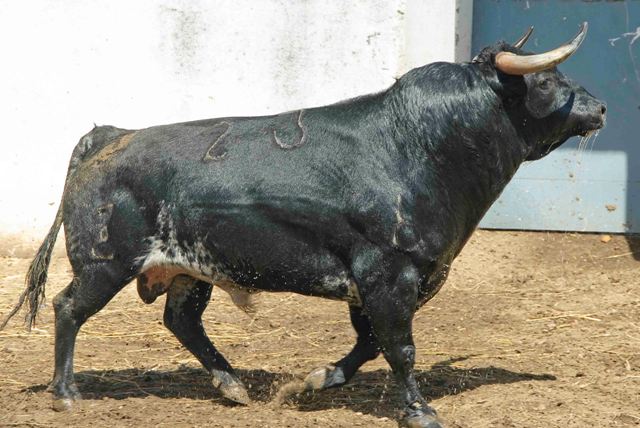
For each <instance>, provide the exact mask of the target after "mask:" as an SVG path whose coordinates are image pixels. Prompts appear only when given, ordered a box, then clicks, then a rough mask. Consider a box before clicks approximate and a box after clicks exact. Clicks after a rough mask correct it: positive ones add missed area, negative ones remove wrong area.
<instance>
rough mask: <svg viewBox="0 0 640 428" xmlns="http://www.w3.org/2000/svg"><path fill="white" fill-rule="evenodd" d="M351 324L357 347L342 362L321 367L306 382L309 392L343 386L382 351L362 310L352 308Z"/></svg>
mask: <svg viewBox="0 0 640 428" xmlns="http://www.w3.org/2000/svg"><path fill="white" fill-rule="evenodd" d="M349 313H350V315H351V324H352V325H353V328H354V329H355V331H356V333H357V334H358V338H357V341H356V344H355V346H354V347H353V349H352V350H351V352H349V353H348V354H347V355H346V356H345V357H344V358H342V359H341V360H340V361H338V362H336V363H334V364H329V365H328V366H326V367H320V368H318V369H316V370H314V371H312V372H311V373H309V375H308V376H307V377H306V378H305V380H304V388H305V390H307V391H310V390H318V389H326V388H333V387H338V386H342V385H344V384H345V383H347V382H349V380H350V379H351V378H352V377H353V375H355V374H356V372H357V371H358V369H359V368H360V367H361V366H362V365H363V364H364V363H366V362H367V361H370V360H373V359H375V358H376V357H377V356H378V355H379V354H380V349H379V348H378V344H377V342H376V339H375V337H374V335H373V331H372V329H371V323H370V322H369V319H368V318H367V317H366V316H365V315H364V314H363V313H362V309H361V308H358V307H355V306H350V307H349Z"/></svg>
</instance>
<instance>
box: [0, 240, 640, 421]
mask: <svg viewBox="0 0 640 428" xmlns="http://www.w3.org/2000/svg"><path fill="white" fill-rule="evenodd" d="M601 238H602V237H601V236H597V235H575V234H551V233H523V232H519V233H516V232H488V231H479V232H477V233H476V234H475V235H474V237H473V238H472V240H471V241H470V243H469V244H468V245H467V247H466V248H465V250H464V251H463V253H462V254H461V256H460V257H459V258H458V259H457V261H456V263H455V264H454V267H453V271H452V274H451V276H450V278H449V281H448V283H447V284H446V285H445V287H444V288H443V290H442V291H441V292H440V293H439V294H438V295H437V296H436V297H435V298H434V299H433V300H432V301H431V302H430V303H428V304H427V305H426V306H425V307H424V308H423V309H422V310H421V311H419V312H418V314H417V316H416V318H415V322H414V334H415V342H416V346H417V348H418V356H417V365H416V366H417V367H416V368H417V375H418V379H419V381H420V384H421V388H422V391H423V393H424V395H425V396H427V397H428V398H429V399H430V400H431V402H432V405H433V406H434V407H435V408H436V409H437V410H438V412H439V414H440V415H441V417H442V418H443V419H444V420H445V421H446V423H447V425H448V426H451V427H540V426H545V427H558V426H562V427H586V426H594V427H608V426H636V425H640V285H639V283H638V282H639V280H638V272H640V269H639V268H640V266H639V265H638V261H636V260H635V259H634V255H633V254H632V253H633V252H634V251H638V248H640V245H638V242H637V241H635V242H633V241H632V242H629V241H627V240H626V239H625V238H623V237H613V238H612V239H611V240H610V241H608V242H606V243H605V242H603V240H602V239H601ZM605 240H606V239H605ZM636 256H637V254H636ZM28 262H29V261H28V260H25V259H18V258H4V259H1V261H0V313H3V314H4V313H6V312H7V310H8V309H9V308H10V307H11V306H12V305H13V303H14V302H15V300H16V298H17V296H18V295H19V292H20V291H21V290H22V287H23V283H22V278H23V275H24V272H25V270H26V268H27V265H28ZM69 279H70V269H69V266H68V264H67V262H66V259H62V258H61V259H56V260H54V262H53V264H52V268H51V271H50V281H49V284H48V289H47V294H48V296H49V301H50V298H51V296H54V295H55V294H56V293H57V291H58V290H60V289H61V288H63V287H64V286H65V285H66V283H67V282H68V281H69ZM259 299H260V300H259V302H260V306H259V310H260V312H259V315H258V317H257V318H256V319H254V320H252V319H250V318H249V317H248V316H246V315H245V314H243V313H242V312H240V311H239V310H238V309H236V308H235V307H233V306H232V304H231V303H230V301H229V299H228V298H227V296H226V295H224V293H223V292H222V291H221V290H216V291H215V292H214V296H213V299H212V302H211V304H210V306H209V308H208V309H207V311H206V312H205V325H206V327H207V330H208V332H209V335H210V337H211V338H212V339H213V340H214V342H215V343H216V344H217V345H218V347H219V349H220V350H221V351H222V352H223V353H224V354H225V355H226V356H227V358H228V359H229V360H230V361H231V362H232V364H234V365H235V367H236V368H237V369H238V371H239V374H240V376H241V378H242V379H243V380H244V381H245V382H246V384H247V385H248V386H249V387H250V391H249V393H250V395H251V398H252V399H253V400H255V401H254V404H252V405H250V406H248V407H240V406H234V405H232V404H230V403H228V402H226V401H225V400H224V399H222V398H221V397H220V396H219V394H218V393H217V392H216V391H215V390H213V388H212V387H211V386H210V384H209V380H208V377H207V374H206V373H205V372H204V370H202V369H201V368H200V366H199V365H198V363H197V362H196V361H195V359H194V358H193V357H192V356H191V355H190V354H189V353H188V352H187V351H185V350H184V349H183V348H182V347H181V346H180V345H179V344H178V342H177V341H176V340H175V339H174V337H173V336H172V335H171V334H170V333H169V332H168V331H167V330H166V329H165V328H164V327H163V326H162V321H161V320H162V311H163V304H162V303H161V302H160V301H161V300H163V299H159V300H158V302H156V303H155V304H153V305H149V306H147V305H144V304H143V303H142V302H141V301H140V299H139V298H138V297H137V294H136V291H135V287H134V286H133V285H130V286H128V287H127V288H126V289H125V290H124V291H122V292H121V293H120V294H119V295H118V296H117V297H116V298H115V299H114V300H113V301H112V302H111V303H110V304H109V305H108V306H107V307H106V308H105V309H104V310H103V311H101V312H100V313H99V314H97V315H96V316H94V317H93V318H91V319H90V320H89V321H88V322H87V324H85V326H84V327H83V329H82V331H81V333H80V335H79V339H78V345H77V349H76V354H75V355H76V360H75V365H76V379H77V382H78V385H79V387H80V390H81V392H82V394H83V396H84V398H85V399H84V400H83V401H81V402H79V403H78V404H77V406H76V407H75V408H74V409H73V410H72V411H71V412H67V413H56V412H53V411H51V410H50V404H51V397H50V394H49V393H48V392H46V387H47V384H48V382H49V381H50V378H51V376H52V371H53V312H52V309H51V306H50V305H49V304H48V305H47V307H46V308H44V309H43V311H42V316H41V319H40V323H39V324H38V326H37V329H36V330H34V331H32V332H31V333H26V332H25V331H24V329H23V328H22V326H21V325H20V320H17V319H16V320H14V321H12V323H11V324H10V325H9V326H8V327H7V328H6V329H5V330H4V331H2V332H0V406H1V409H2V410H0V415H1V416H0V425H2V426H34V427H45V426H62V425H65V426H89V425H93V426H107V425H108V426H111V427H114V426H154V425H155V426H172V427H175V426H194V425H200V426H216V427H217V426H220V427H222V426H224V427H246V426H268V427H301V426H339V427H343V426H344V427H346V426H376V427H393V426H396V422H395V418H396V416H397V407H396V406H397V404H398V396H397V395H398V390H397V389H396V387H395V385H394V382H393V379H392V377H391V376H390V372H389V369H388V366H387V364H386V362H385V361H384V359H382V358H379V359H378V360H376V361H374V362H371V363H369V364H367V365H365V366H364V367H363V369H362V371H361V372H360V373H359V374H358V375H356V377H355V378H354V379H353V381H352V382H351V383H350V384H349V385H348V386H345V387H343V388H341V389H336V390H330V391H323V392H321V393H316V394H306V395H302V396H299V397H294V398H293V399H291V400H290V401H288V402H287V403H286V404H284V405H282V406H278V405H274V404H273V403H271V402H270V401H271V400H272V398H273V397H274V395H275V394H276V392H277V389H278V387H279V386H281V385H282V384H284V383H286V382H288V381H290V380H292V379H294V378H295V377H301V376H304V375H305V374H306V373H307V372H309V371H310V370H312V369H313V368H315V367H318V366H321V365H324V364H325V363H327V362H330V361H333V360H337V359H339V358H340V357H341V356H342V355H343V354H344V353H346V352H347V351H348V350H349V349H350V347H351V345H352V344H353V341H354V334H353V332H352V329H351V326H350V323H349V319H348V314H347V308H346V306H345V304H342V303H338V302H331V301H325V300H320V299H313V298H308V297H301V296H296V295H291V294H263V295H261V296H260V298H259Z"/></svg>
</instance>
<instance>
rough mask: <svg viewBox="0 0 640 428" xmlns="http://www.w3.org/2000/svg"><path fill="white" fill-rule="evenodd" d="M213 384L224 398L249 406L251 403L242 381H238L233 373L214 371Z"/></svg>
mask: <svg viewBox="0 0 640 428" xmlns="http://www.w3.org/2000/svg"><path fill="white" fill-rule="evenodd" d="M211 376H212V379H211V383H212V384H213V386H215V387H216V388H218V390H219V391H220V393H221V394H222V396H223V397H224V398H226V399H228V400H231V401H233V402H234V403H238V404H244V405H247V404H249V403H251V399H250V398H249V394H247V390H246V389H245V387H244V385H243V384H242V382H240V379H238V378H237V377H236V376H235V375H234V374H233V373H229V372H225V371H221V370H212V371H211Z"/></svg>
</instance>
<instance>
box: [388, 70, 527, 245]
mask: <svg viewBox="0 0 640 428" xmlns="http://www.w3.org/2000/svg"><path fill="white" fill-rule="evenodd" d="M442 67H447V68H448V70H447V71H448V73H449V74H451V72H452V70H453V72H459V73H460V75H461V78H460V79H459V80H460V81H458V82H454V83H450V82H451V79H450V78H447V80H443V82H435V83H437V84H435V83H434V84H433V85H432V87H427V88H426V89H425V88H424V86H425V83H424V82H422V87H420V88H419V89H418V90H416V89H415V88H408V89H407V90H406V91H405V92H408V93H405V94H401V95H402V96H400V97H397V100H401V101H402V103H403V104H402V106H398V109H399V110H404V111H403V114H402V115H403V116H404V117H406V118H409V120H405V121H398V123H399V124H400V125H397V126H396V129H397V131H398V134H399V135H401V137H400V138H399V140H402V142H401V144H402V148H401V150H404V151H405V153H406V156H407V158H408V159H409V160H410V162H409V163H410V164H411V169H412V170H413V172H412V179H413V180H415V181H414V185H415V186H416V190H417V191H418V193H421V194H423V195H425V200H427V201H428V200H431V199H433V198H437V199H436V200H437V201H438V204H443V203H444V204H446V210H447V211H448V212H447V213H442V212H433V214H434V215H440V216H442V215H443V214H445V215H447V214H448V215H449V217H450V218H451V221H454V222H456V224H455V225H452V227H454V228H455V229H456V230H457V231H458V232H459V233H460V234H461V235H468V234H470V233H471V231H473V229H475V227H476V226H477V224H478V223H479V221H480V219H481V218H482V216H483V215H484V214H485V213H486V211H487V210H488V209H489V207H490V206H491V204H492V203H493V202H494V201H495V200H496V199H497V198H498V196H500V193H501V192H502V191H503V190H504V188H505V186H506V185H507V183H508V182H509V180H510V179H511V178H512V177H513V175H514V174H515V172H516V170H517V169H518V167H519V166H520V164H521V163H522V162H523V161H524V159H525V157H526V154H527V152H528V146H527V144H526V143H525V142H524V141H523V140H522V138H521V137H520V136H519V135H518V132H517V130H516V129H515V128H514V126H513V124H512V123H511V121H510V119H509V116H508V115H507V113H506V111H505V109H504V107H503V105H502V103H501V102H500V100H499V99H498V97H497V95H496V94H495V93H494V92H493V91H492V90H491V89H490V88H489V87H488V85H486V83H484V81H483V80H482V79H481V78H479V77H478V76H476V75H474V74H473V71H472V70H471V71H469V70H461V69H460V68H462V66H457V65H455V64H445V65H442ZM456 67H460V68H456ZM432 74H436V73H432ZM428 84H429V82H427V85H428ZM434 209H440V208H439V207H436V208H434ZM461 238H462V239H466V238H463V237H462V236H461Z"/></svg>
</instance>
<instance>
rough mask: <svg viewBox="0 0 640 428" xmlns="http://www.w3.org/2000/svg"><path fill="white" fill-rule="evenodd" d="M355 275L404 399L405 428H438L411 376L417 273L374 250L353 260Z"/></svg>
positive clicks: (400, 259)
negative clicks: (412, 329) (412, 330)
mask: <svg viewBox="0 0 640 428" xmlns="http://www.w3.org/2000/svg"><path fill="white" fill-rule="evenodd" d="M354 275H355V277H356V281H357V283H358V288H359V291H360V295H361V297H362V302H363V308H364V311H365V313H366V314H367V316H368V318H369V320H370V322H371V327H372V329H373V333H374V334H375V337H376V340H377V342H378V345H379V346H380V348H381V349H382V352H383V354H384V357H385V359H386V360H387V362H388V363H389V365H390V366H391V369H392V370H393V373H394V375H395V378H396V381H397V382H398V383H399V385H400V389H401V391H402V395H403V398H404V405H405V408H404V417H403V419H402V421H401V423H402V424H403V425H404V426H408V427H423V428H425V427H428V428H437V427H441V426H442V425H441V424H440V422H439V421H438V419H437V417H436V412H435V410H433V409H432V408H431V407H429V405H428V404H427V402H426V400H425V399H424V398H423V397H422V395H421V394H420V391H419V389H418V385H417V382H416V379H415V376H414V373H413V366H414V363H415V353H416V348H415V346H414V344H413V337H412V334H411V328H412V321H413V315H414V313H415V308H416V304H417V301H418V294H419V293H418V285H419V281H420V274H419V272H418V269H417V268H416V267H415V266H414V265H413V264H412V262H411V261H410V260H409V258H408V257H406V256H402V255H392V256H382V255H380V254H379V253H378V252H377V251H376V250H371V251H368V252H364V253H363V254H362V255H361V256H360V257H356V258H355V260H354Z"/></svg>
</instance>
